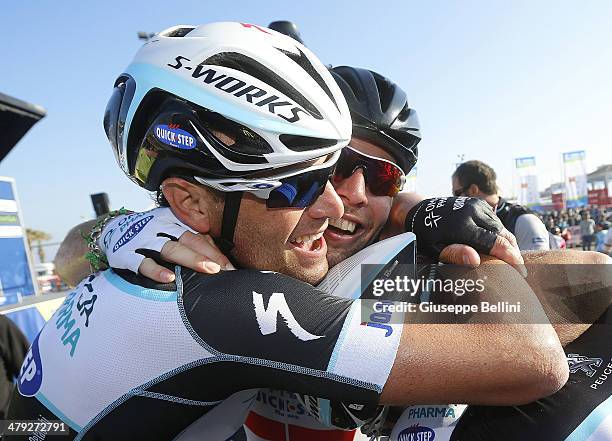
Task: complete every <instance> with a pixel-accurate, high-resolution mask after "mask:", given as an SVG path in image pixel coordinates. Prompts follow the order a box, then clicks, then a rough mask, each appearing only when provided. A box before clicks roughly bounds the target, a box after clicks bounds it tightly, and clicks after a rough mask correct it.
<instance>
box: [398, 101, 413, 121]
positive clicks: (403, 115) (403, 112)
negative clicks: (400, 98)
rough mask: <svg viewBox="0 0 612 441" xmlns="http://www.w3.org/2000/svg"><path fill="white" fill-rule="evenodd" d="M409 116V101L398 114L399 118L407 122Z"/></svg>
mask: <svg viewBox="0 0 612 441" xmlns="http://www.w3.org/2000/svg"><path fill="white" fill-rule="evenodd" d="M408 116H410V107H408V103H406V105H405V106H404V108H403V109H402V110H401V112H400V113H398V114H397V120H398V121H401V122H405V121H407V120H408Z"/></svg>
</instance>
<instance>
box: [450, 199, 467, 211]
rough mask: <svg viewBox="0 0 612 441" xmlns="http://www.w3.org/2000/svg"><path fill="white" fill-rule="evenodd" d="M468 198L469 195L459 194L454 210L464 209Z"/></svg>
mask: <svg viewBox="0 0 612 441" xmlns="http://www.w3.org/2000/svg"><path fill="white" fill-rule="evenodd" d="M468 199H469V197H467V196H459V197H458V198H457V199H455V202H454V203H453V211H455V210H460V209H462V208H463V207H464V206H465V201H467V200H468Z"/></svg>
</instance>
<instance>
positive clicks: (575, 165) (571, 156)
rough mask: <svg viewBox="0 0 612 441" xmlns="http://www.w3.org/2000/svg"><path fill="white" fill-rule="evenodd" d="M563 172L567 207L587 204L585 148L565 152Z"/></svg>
mask: <svg viewBox="0 0 612 441" xmlns="http://www.w3.org/2000/svg"><path fill="white" fill-rule="evenodd" d="M563 173H564V175H565V204H566V206H567V208H576V207H581V206H583V205H586V204H587V202H588V191H587V176H586V164H585V152H584V150H578V151H574V152H567V153H563Z"/></svg>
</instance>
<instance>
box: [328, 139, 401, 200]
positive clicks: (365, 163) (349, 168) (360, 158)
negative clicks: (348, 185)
mask: <svg viewBox="0 0 612 441" xmlns="http://www.w3.org/2000/svg"><path fill="white" fill-rule="evenodd" d="M358 168H361V169H362V170H363V176H364V178H365V183H366V185H367V186H368V189H369V190H370V192H371V193H372V194H373V195H374V196H391V197H393V196H395V195H397V194H398V193H399V192H400V191H401V189H402V188H403V186H404V183H405V182H406V175H405V174H404V171H403V170H402V169H401V168H400V167H399V166H397V165H396V164H394V163H393V162H391V161H388V160H386V159H382V158H377V157H376V156H370V155H366V154H365V153H361V152H358V151H357V150H355V149H354V148H352V147H350V146H346V147H344V148H343V149H342V153H341V154H340V159H338V163H337V164H336V172H335V173H334V177H333V182H334V183H339V182H340V181H341V180H342V179H347V178H348V177H350V176H351V175H352V174H353V173H355V170H357V169H358Z"/></svg>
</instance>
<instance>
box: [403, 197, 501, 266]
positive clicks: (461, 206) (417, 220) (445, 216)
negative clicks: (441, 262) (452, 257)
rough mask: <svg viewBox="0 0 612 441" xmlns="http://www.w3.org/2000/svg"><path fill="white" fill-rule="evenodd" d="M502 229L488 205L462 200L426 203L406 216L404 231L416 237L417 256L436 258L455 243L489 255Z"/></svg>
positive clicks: (429, 200)
mask: <svg viewBox="0 0 612 441" xmlns="http://www.w3.org/2000/svg"><path fill="white" fill-rule="evenodd" d="M503 228H504V226H503V224H502V223H501V221H500V220H499V218H498V217H497V216H495V213H493V210H492V209H491V207H490V206H489V204H487V203H486V202H484V201H481V200H480V199H477V198H468V197H464V196H461V197H456V198H455V197H448V198H432V199H425V200H424V201H422V202H420V203H419V204H417V205H415V206H414V207H413V208H412V210H410V212H409V213H408V216H406V231H412V232H413V233H414V234H416V237H417V250H418V252H419V253H420V254H425V255H427V256H432V257H436V258H437V257H439V255H440V251H442V249H443V248H444V247H445V246H447V245H451V244H455V243H458V244H464V245H469V246H471V247H473V248H474V249H476V250H477V251H480V252H483V253H489V252H490V251H491V248H493V245H494V244H495V240H496V238H497V233H499V232H500V231H501V230H502V229H503Z"/></svg>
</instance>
